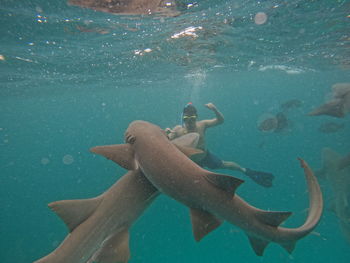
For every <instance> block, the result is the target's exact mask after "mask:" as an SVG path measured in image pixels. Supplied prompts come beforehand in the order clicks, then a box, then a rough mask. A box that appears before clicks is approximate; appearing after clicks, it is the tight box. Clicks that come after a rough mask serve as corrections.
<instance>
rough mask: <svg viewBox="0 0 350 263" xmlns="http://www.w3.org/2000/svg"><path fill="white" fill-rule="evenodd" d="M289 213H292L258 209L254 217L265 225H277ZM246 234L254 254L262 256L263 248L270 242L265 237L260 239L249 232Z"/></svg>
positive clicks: (289, 213)
mask: <svg viewBox="0 0 350 263" xmlns="http://www.w3.org/2000/svg"><path fill="white" fill-rule="evenodd" d="M291 214H292V213H291V212H270V211H262V210H259V211H257V212H256V213H255V217H256V218H257V220H259V221H260V222H261V223H263V224H265V225H269V226H272V227H278V226H279V225H280V224H281V223H283V222H284V221H285V220H286V219H287V218H288V217H289V216H290V215H291ZM247 235H248V238H249V242H250V245H251V246H252V248H253V250H254V252H255V254H256V255H258V256H262V255H263V254H264V250H265V248H266V247H267V245H268V244H269V243H270V242H269V241H267V240H265V239H261V238H258V237H255V236H252V235H249V234H247Z"/></svg>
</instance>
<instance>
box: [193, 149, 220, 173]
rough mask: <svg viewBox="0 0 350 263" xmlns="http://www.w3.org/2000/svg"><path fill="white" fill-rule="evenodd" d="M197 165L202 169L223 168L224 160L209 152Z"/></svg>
mask: <svg viewBox="0 0 350 263" xmlns="http://www.w3.org/2000/svg"><path fill="white" fill-rule="evenodd" d="M197 164H198V165H199V166H201V167H208V168H209V169H219V168H222V160H221V159H220V158H219V157H217V156H216V155H215V154H212V153H211V152H209V151H207V155H206V156H205V157H204V158H203V159H202V160H200V161H199V162H198V163H197Z"/></svg>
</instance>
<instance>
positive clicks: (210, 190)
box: [126, 121, 323, 255]
mask: <svg viewBox="0 0 350 263" xmlns="http://www.w3.org/2000/svg"><path fill="white" fill-rule="evenodd" d="M126 138H127V139H128V141H131V143H132V144H130V145H131V146H132V148H133V150H134V158H135V160H136V162H137V164H138V166H139V167H140V169H141V170H142V171H143V173H144V175H145V176H146V177H147V178H148V179H149V181H150V182H151V183H152V184H153V185H154V186H155V187H157V188H158V190H159V191H161V192H162V193H164V194H167V195H169V196H170V197H172V198H173V199H175V200H177V201H179V202H181V203H183V204H185V205H186V206H188V207H190V208H195V209H200V210H203V211H206V212H209V213H211V214H213V215H215V216H217V217H218V218H220V219H223V220H226V221H228V222H230V223H231V224H234V225H236V226H238V227H240V228H241V229H243V230H244V231H245V232H246V233H247V234H248V236H250V237H253V238H256V239H259V240H263V242H266V243H268V242H276V243H279V244H280V245H282V246H283V247H284V248H286V249H287V250H288V251H289V252H291V251H292V250H293V248H294V244H295V242H296V241H297V240H298V239H300V238H302V237H304V236H306V235H307V234H309V233H310V232H311V231H312V230H313V229H314V228H315V227H316V225H317V224H318V222H319V220H320V217H321V214H322V210H323V199H322V193H321V191H320V187H319V185H318V182H317V179H316V178H315V177H314V175H313V173H312V171H311V169H310V168H309V167H308V166H307V164H306V163H305V162H304V161H301V164H302V166H303V168H304V171H305V176H306V179H307V183H308V189H309V197H310V209H309V213H308V217H307V219H306V221H305V223H304V224H303V225H302V226H301V227H299V228H294V229H292V228H284V227H277V226H272V225H271V224H267V223H265V222H262V220H260V219H259V218H261V217H260V214H262V213H264V212H265V211H263V210H260V209H258V208H255V207H253V206H251V205H249V204H248V203H247V202H245V201H244V200H243V199H242V198H240V197H239V196H238V195H236V194H235V195H234V196H233V193H229V192H227V191H223V190H222V189H221V188H218V187H216V186H214V185H213V184H211V183H210V182H208V180H206V179H205V175H207V174H210V172H209V171H206V170H204V169H202V168H201V167H199V166H198V165H196V164H195V163H194V162H192V161H191V160H189V159H188V158H187V157H186V156H185V155H184V154H182V153H181V152H180V151H179V150H178V149H177V148H175V147H174V146H173V145H172V144H171V143H170V142H169V140H168V139H167V138H166V136H165V135H164V134H163V133H162V132H161V130H160V128H159V127H158V126H156V125H153V124H151V123H148V122H145V121H134V122H132V123H131V124H130V125H129V127H128V129H127V131H126ZM131 138H132V140H130V139H131ZM262 252H263V249H262V251H260V252H256V253H257V254H258V255H262Z"/></svg>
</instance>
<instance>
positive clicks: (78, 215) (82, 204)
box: [48, 196, 102, 232]
mask: <svg viewBox="0 0 350 263" xmlns="http://www.w3.org/2000/svg"><path fill="white" fill-rule="evenodd" d="M101 200H102V196H100V197H96V198H91V199H81V200H62V201H56V202H52V203H50V204H49V205H48V206H49V207H50V208H51V209H52V210H53V211H54V212H55V213H56V214H57V215H58V216H59V217H60V218H61V219H62V220H63V221H64V223H65V224H66V225H67V227H68V229H69V232H72V231H73V230H74V229H75V228H76V227H77V226H78V225H80V224H81V223H82V222H84V221H85V220H86V219H87V218H88V217H89V216H90V215H91V214H92V213H93V212H94V211H95V210H96V208H97V207H98V206H99V204H100V202H101Z"/></svg>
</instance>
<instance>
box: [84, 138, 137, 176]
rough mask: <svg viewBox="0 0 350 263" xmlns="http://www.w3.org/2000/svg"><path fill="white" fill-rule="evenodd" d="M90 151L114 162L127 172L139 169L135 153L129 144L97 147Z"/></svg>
mask: <svg viewBox="0 0 350 263" xmlns="http://www.w3.org/2000/svg"><path fill="white" fill-rule="evenodd" d="M90 151H91V152H93V153H96V154H99V155H102V156H104V157H106V158H107V159H109V160H112V161H113V162H115V163H117V164H119V165H120V166H121V167H123V168H125V169H127V170H135V169H136V168H137V167H136V162H135V159H134V151H133V149H132V148H131V146H130V145H129V144H114V145H105V146H96V147H93V148H91V149H90Z"/></svg>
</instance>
